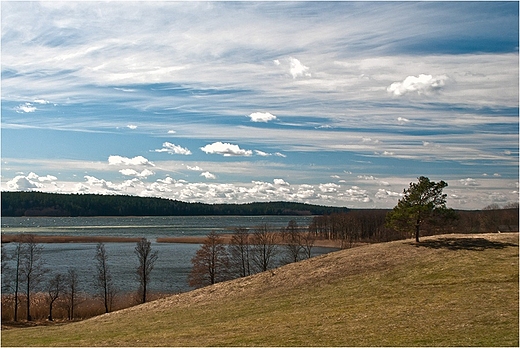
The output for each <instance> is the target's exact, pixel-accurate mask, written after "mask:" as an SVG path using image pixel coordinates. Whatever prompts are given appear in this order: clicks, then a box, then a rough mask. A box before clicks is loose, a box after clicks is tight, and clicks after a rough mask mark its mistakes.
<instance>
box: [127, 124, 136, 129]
mask: <svg viewBox="0 0 520 348" xmlns="http://www.w3.org/2000/svg"><path fill="white" fill-rule="evenodd" d="M126 127H127V128H130V129H137V126H136V125H135V124H129V125H127V126H126Z"/></svg>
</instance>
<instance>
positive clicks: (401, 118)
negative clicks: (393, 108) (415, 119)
mask: <svg viewBox="0 0 520 348" xmlns="http://www.w3.org/2000/svg"><path fill="white" fill-rule="evenodd" d="M397 122H399V124H404V123H407V122H410V120H409V119H407V118H404V117H398V118H397Z"/></svg>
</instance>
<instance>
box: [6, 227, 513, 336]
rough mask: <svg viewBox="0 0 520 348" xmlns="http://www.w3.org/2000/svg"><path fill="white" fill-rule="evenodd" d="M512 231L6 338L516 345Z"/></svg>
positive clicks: (313, 268)
mask: <svg viewBox="0 0 520 348" xmlns="http://www.w3.org/2000/svg"><path fill="white" fill-rule="evenodd" d="M518 266H519V265H518V234H516V233H513V234H511V233H507V234H481V235H444V236H435V237H428V238H424V240H423V241H422V242H421V243H420V244H416V243H414V242H412V241H410V240H407V241H397V242H391V243H384V244H373V245H367V246H363V247H358V248H354V249H349V250H342V251H338V252H335V253H331V254H327V255H322V256H319V257H316V258H313V259H310V260H306V261H302V262H299V263H295V264H290V265H287V266H284V267H281V268H279V269H276V270H274V271H273V272H264V273H261V274H257V275H254V276H251V277H247V278H241V279H236V280H233V281H229V282H225V283H219V284H216V285H214V286H210V287H206V288H202V289H198V290H195V291H192V292H189V293H184V294H179V295H176V296H172V297H169V298H165V299H162V300H158V301H155V302H151V303H147V304H144V305H141V306H137V307H133V308H129V309H126V310H122V311H119V312H114V313H110V314H106V315H102V316H99V317H96V318H92V319H89V320H85V321H83V322H77V323H72V324H67V325H63V326H54V327H35V328H25V329H11V330H5V331H3V332H2V345H3V346H15V345H18V346H31V345H37V346H45V345H58V346H76V345H83V346H116V345H118V346H209V345H212V346H216V345H220V346H221V345H226V346H240V345H242V346H243V345H254V346H400V345H407V346H518V343H519V341H518V324H519V322H518V268H519V267H518Z"/></svg>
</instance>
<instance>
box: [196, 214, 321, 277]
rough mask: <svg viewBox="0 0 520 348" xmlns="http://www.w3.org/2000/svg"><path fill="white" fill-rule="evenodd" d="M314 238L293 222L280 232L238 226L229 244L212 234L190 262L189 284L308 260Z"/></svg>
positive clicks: (265, 227)
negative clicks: (191, 265) (191, 266)
mask: <svg viewBox="0 0 520 348" xmlns="http://www.w3.org/2000/svg"><path fill="white" fill-rule="evenodd" d="M315 239H316V236H315V234H314V233H312V232H310V231H309V230H308V229H307V228H306V227H305V228H300V227H299V226H298V224H297V223H296V222H295V221H294V220H291V221H290V222H289V224H288V225H287V227H285V228H282V229H281V230H276V229H274V228H272V227H269V226H268V225H262V226H258V227H256V228H254V229H252V230H249V229H247V228H241V227H239V228H236V229H235V230H234V233H233V235H232V236H231V239H230V241H225V240H224V238H223V237H222V236H221V235H218V234H217V233H215V232H211V233H210V234H208V236H207V237H206V239H205V241H204V243H203V244H202V246H201V248H200V249H199V250H198V251H197V252H196V254H195V256H194V257H193V259H192V260H191V262H192V264H193V268H192V270H191V273H190V275H189V279H188V280H189V284H190V286H194V287H202V286H206V285H210V284H215V283H218V282H221V281H225V280H229V279H235V278H239V277H246V276H249V275H251V274H254V273H258V272H264V271H267V270H270V269H273V268H275V267H277V266H278V265H280V264H287V263H291V262H297V261H300V260H303V259H305V258H310V257H311V250H312V248H313V246H314V241H315Z"/></svg>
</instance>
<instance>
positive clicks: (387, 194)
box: [375, 189, 403, 199]
mask: <svg viewBox="0 0 520 348" xmlns="http://www.w3.org/2000/svg"><path fill="white" fill-rule="evenodd" d="M402 195H403V194H402V193H399V192H393V191H389V190H385V189H379V190H377V193H376V195H375V197H376V198H377V199H386V198H394V197H396V198H397V197H401V196H402Z"/></svg>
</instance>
